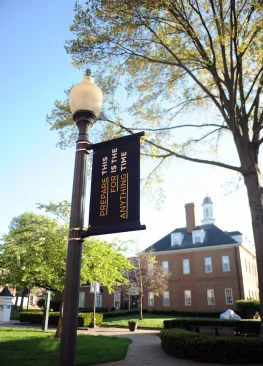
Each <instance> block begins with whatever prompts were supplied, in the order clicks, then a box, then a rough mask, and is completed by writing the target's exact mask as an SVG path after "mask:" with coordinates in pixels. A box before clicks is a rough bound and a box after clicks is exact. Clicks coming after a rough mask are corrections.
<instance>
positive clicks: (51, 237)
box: [0, 212, 67, 291]
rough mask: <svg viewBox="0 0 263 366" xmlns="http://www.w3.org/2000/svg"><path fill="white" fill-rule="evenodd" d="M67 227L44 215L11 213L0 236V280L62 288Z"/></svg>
mask: <svg viewBox="0 0 263 366" xmlns="http://www.w3.org/2000/svg"><path fill="white" fill-rule="evenodd" d="M66 247H67V228H66V227H65V226H63V225H58V223H57V222H56V220H54V219H51V218H49V217H47V216H43V215H38V214H35V213H31V212H25V213H23V214H22V215H20V216H17V217H15V218H14V219H13V220H12V222H11V224H10V227H9V233H8V234H6V235H4V236H3V245H2V247H1V252H0V268H4V269H5V271H4V274H3V276H1V279H0V281H1V283H2V284H6V283H8V284H9V286H11V287H20V288H24V287H29V288H33V287H43V288H46V289H49V290H51V291H52V290H53V291H54V290H62V289H63V286H64V278H65V256H66Z"/></svg>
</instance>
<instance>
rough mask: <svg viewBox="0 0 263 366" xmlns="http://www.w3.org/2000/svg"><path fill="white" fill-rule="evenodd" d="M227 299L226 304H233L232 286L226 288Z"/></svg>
mask: <svg viewBox="0 0 263 366" xmlns="http://www.w3.org/2000/svg"><path fill="white" fill-rule="evenodd" d="M225 299H226V305H233V303H234V301H233V290H232V288H225ZM229 299H231V300H229Z"/></svg>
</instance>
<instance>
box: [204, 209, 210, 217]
mask: <svg viewBox="0 0 263 366" xmlns="http://www.w3.org/2000/svg"><path fill="white" fill-rule="evenodd" d="M205 216H206V217H209V211H208V208H206V209H205Z"/></svg>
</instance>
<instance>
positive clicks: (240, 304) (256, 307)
mask: <svg viewBox="0 0 263 366" xmlns="http://www.w3.org/2000/svg"><path fill="white" fill-rule="evenodd" d="M236 305H237V306H236V308H237V312H238V314H239V315H240V316H241V318H246V319H253V317H254V316H255V315H256V314H260V302H259V300H238V301H236Z"/></svg>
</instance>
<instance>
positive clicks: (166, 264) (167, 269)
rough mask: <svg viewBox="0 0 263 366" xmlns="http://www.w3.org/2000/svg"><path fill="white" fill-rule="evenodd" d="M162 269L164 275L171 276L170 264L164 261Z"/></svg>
mask: <svg viewBox="0 0 263 366" xmlns="http://www.w3.org/2000/svg"><path fill="white" fill-rule="evenodd" d="M162 268H163V274H165V275H168V274H169V262H168V261H163V262H162Z"/></svg>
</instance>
